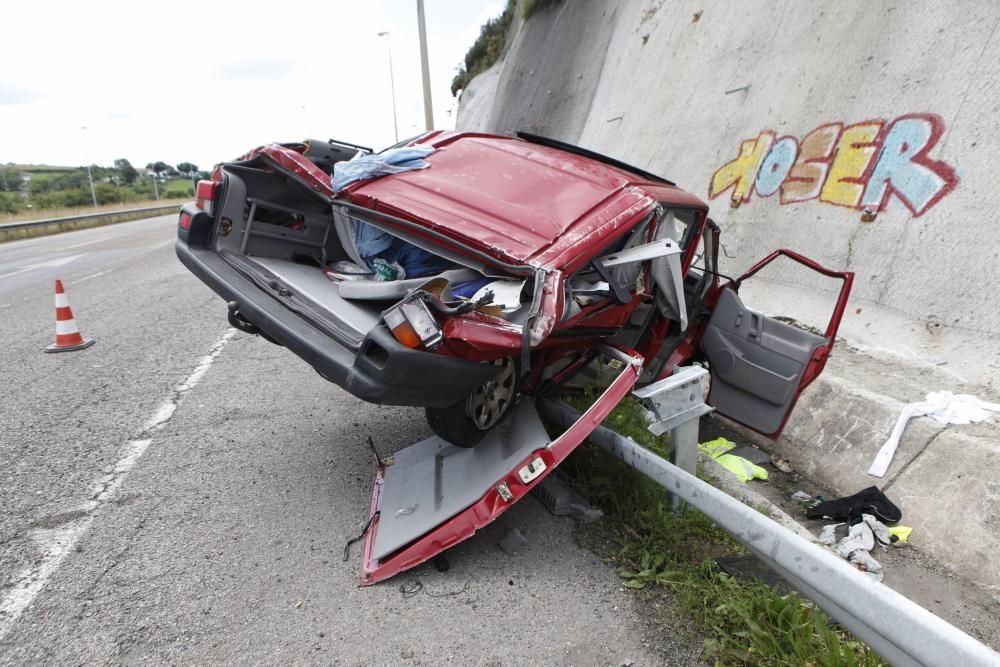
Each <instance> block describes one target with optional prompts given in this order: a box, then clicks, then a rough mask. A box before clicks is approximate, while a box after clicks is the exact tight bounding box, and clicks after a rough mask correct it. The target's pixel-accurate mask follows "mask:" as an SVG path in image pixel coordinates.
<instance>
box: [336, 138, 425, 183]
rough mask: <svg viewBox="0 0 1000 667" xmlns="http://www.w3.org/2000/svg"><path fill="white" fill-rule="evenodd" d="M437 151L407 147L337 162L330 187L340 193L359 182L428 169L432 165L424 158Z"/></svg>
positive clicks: (420, 147)
mask: <svg viewBox="0 0 1000 667" xmlns="http://www.w3.org/2000/svg"><path fill="white" fill-rule="evenodd" d="M435 150H437V149H435V148H431V147H429V146H406V147H403V148H393V149H390V150H387V151H383V152H382V153H378V154H375V155H359V156H358V157H356V158H354V159H353V160H345V161H342V162H337V163H336V164H334V165H333V178H331V179H330V185H331V186H332V187H333V191H334V192H340V191H341V190H343V189H344V188H346V187H347V186H348V185H350V184H351V183H355V182H357V181H364V180H367V179H371V178H378V177H379V176H387V175H389V174H399V173H402V172H404V171H412V170H414V169H426V168H427V167H429V166H431V165H430V163H429V162H427V161H426V160H424V159H423V158H425V157H427V156H428V155H430V154H431V153H433V152H434V151H435Z"/></svg>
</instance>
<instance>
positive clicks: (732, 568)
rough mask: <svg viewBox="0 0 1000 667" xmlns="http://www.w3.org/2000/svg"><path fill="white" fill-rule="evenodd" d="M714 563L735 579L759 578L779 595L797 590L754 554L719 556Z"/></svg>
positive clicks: (745, 580) (751, 579)
mask: <svg viewBox="0 0 1000 667" xmlns="http://www.w3.org/2000/svg"><path fill="white" fill-rule="evenodd" d="M715 563H716V565H718V566H719V569H720V570H722V571H723V572H725V573H726V574H728V575H729V576H730V577H732V578H734V579H736V580H737V581H743V582H747V583H750V582H753V581H757V580H759V581H760V582H762V583H763V584H765V585H767V586H769V587H770V588H773V589H774V590H776V591H778V593H780V594H781V595H787V594H789V593H793V592H797V590H796V588H795V587H794V586H792V585H791V584H790V583H788V580H787V579H785V578H784V577H782V576H781V575H780V574H778V573H777V572H775V571H774V570H772V569H771V568H769V567H768V566H767V565H765V564H764V562H763V561H762V560H760V559H759V558H757V557H756V556H720V557H718V558H716V559H715Z"/></svg>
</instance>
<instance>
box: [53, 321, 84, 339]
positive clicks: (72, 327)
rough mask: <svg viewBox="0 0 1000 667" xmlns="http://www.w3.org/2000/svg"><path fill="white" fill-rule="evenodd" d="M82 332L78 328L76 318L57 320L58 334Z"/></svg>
mask: <svg viewBox="0 0 1000 667" xmlns="http://www.w3.org/2000/svg"><path fill="white" fill-rule="evenodd" d="M75 333H80V330H79V329H77V328H76V320H66V321H65V322H61V321H59V320H56V335H57V336H65V335H66V334H75Z"/></svg>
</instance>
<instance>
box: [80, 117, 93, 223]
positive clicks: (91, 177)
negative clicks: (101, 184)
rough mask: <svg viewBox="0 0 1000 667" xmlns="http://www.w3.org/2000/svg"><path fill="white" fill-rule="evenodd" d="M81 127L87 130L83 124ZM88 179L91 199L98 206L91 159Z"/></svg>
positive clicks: (88, 167) (88, 161)
mask: <svg viewBox="0 0 1000 667" xmlns="http://www.w3.org/2000/svg"><path fill="white" fill-rule="evenodd" d="M80 129H81V130H83V131H84V132H86V131H87V126H86V125H83V126H81V127H80ZM88 152H89V151H88ZM87 180H88V181H90V200H91V201H92V202H93V203H94V208H97V191H95V190H94V174H92V173H91V171H90V160H87Z"/></svg>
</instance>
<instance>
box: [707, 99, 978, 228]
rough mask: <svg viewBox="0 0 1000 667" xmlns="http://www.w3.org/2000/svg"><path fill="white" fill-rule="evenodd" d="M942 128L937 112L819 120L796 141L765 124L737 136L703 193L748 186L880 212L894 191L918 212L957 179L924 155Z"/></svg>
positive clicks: (741, 197)
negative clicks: (750, 134)
mask: <svg viewBox="0 0 1000 667" xmlns="http://www.w3.org/2000/svg"><path fill="white" fill-rule="evenodd" d="M943 129H944V123H943V121H942V120H941V118H940V117H939V116H936V115H933V114H911V115H907V116H900V117H899V118H896V119H895V120H893V121H891V122H886V121H884V120H869V121H865V122H862V123H855V124H854V125H848V126H846V127H845V126H844V124H843V123H828V124H826V125H820V126H819V127H817V128H816V129H814V130H813V131H812V132H810V133H809V134H807V135H806V136H805V137H804V138H803V139H802V141H801V142H800V141H799V140H798V139H796V138H795V137H789V136H785V137H777V136H776V135H775V133H774V132H772V131H770V130H765V131H763V132H761V133H760V134H758V135H757V137H756V138H755V139H748V140H746V141H743V142H741V143H740V147H739V152H738V154H737V156H736V159H734V160H732V161H731V162H727V163H726V164H724V165H723V166H721V167H719V169H718V170H716V172H715V173H714V174H713V175H712V182H711V184H710V185H709V190H708V196H709V197H710V198H715V197H718V196H719V195H720V194H722V193H723V192H725V191H727V190H730V189H732V193H731V195H730V196H731V198H732V199H733V200H734V201H736V202H748V201H750V198H751V195H752V194H753V193H754V192H756V193H757V195H758V196H760V197H770V196H772V195H774V194H775V193H780V194H779V199H780V202H781V203H782V204H790V203H794V202H803V201H808V200H810V199H818V200H819V201H821V202H825V203H827V204H834V205H836V206H845V207H848V208H854V209H866V208H867V209H871V210H873V211H881V210H882V209H884V208H885V207H886V205H887V204H888V203H889V199H890V195H895V197H896V198H897V199H898V200H899V201H900V202H902V203H903V205H904V206H906V208H907V209H909V211H910V213H912V214H913V217H919V216H921V215H923V214H924V213H925V212H927V210H928V209H930V208H931V207H932V206H934V204H936V203H937V202H938V201H940V199H941V198H942V197H944V196H945V195H946V194H948V193H949V192H951V191H952V190H953V189H954V188H955V186H956V185H957V184H958V177H957V176H956V175H955V170H954V169H952V168H951V167H950V166H949V165H947V164H945V163H944V162H941V161H940V160H934V159H932V158H930V157H928V155H927V153H928V152H929V151H930V150H931V149H932V148H934V146H935V145H936V144H937V142H938V139H940V138H941V134H942V132H943Z"/></svg>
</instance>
